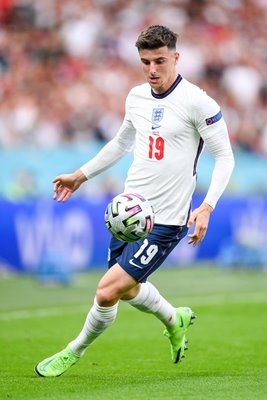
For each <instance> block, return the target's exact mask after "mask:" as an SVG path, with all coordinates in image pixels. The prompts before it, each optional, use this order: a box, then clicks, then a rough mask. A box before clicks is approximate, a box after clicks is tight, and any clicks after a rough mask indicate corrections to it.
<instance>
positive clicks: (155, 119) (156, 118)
mask: <svg viewBox="0 0 267 400" xmlns="http://www.w3.org/2000/svg"><path fill="white" fill-rule="evenodd" d="M163 114H164V108H163V107H158V108H153V112H152V123H153V124H156V123H159V122H160V121H161V120H162V118H163Z"/></svg>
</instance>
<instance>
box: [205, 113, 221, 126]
mask: <svg viewBox="0 0 267 400" xmlns="http://www.w3.org/2000/svg"><path fill="white" fill-rule="evenodd" d="M221 118H222V112H221V111H219V112H218V114H216V115H213V117H210V118H207V119H206V120H205V121H206V125H212V124H214V123H215V122H218V121H219V120H220V119H221Z"/></svg>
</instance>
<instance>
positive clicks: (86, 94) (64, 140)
mask: <svg viewBox="0 0 267 400" xmlns="http://www.w3.org/2000/svg"><path fill="white" fill-rule="evenodd" d="M266 21H267V1H266V0H220V1H219V0H174V1H171V0H161V1H151V0H146V1H144V0H43V1H40V0H39V1H38V0H0V82H1V84H0V181H1V185H0V195H1V196H4V197H8V198H11V199H16V198H23V197H24V196H29V195H31V196H38V195H40V194H44V193H46V194H47V195H49V196H50V190H51V187H50V186H51V177H53V176H54V175H56V174H58V173H61V172H68V171H66V168H67V167H68V170H69V172H70V171H72V169H73V168H75V167H76V168H77V167H78V166H80V165H81V163H82V162H85V161H86V160H87V159H88V158H89V156H90V154H91V153H92V152H94V151H96V150H97V149H98V148H99V147H100V146H102V145H103V143H105V142H106V141H107V140H109V139H110V138H111V137H113V135H114V134H115V133H116V131H117V129H118V128H119V126H120V124H121V121H122V118H123V116H124V102H125V97H126V95H127V93H128V91H129V90H130V88H131V87H132V86H133V85H136V84H140V83H142V82H143V75H142V71H141V68H140V62H139V59H138V54H137V50H136V48H135V41H136V38H137V36H138V34H139V33H140V31H141V30H142V29H143V28H145V27H146V26H148V25H150V24H163V25H166V26H168V27H170V28H171V29H173V30H174V31H175V32H177V33H178V34H179V40H178V51H179V52H180V62H179V72H180V73H181V74H182V75H183V76H184V77H185V78H187V79H189V80H191V81H192V82H193V83H196V84H197V85H199V86H200V87H202V88H203V89H205V90H206V91H207V92H208V94H210V95H211V96H212V97H214V98H215V99H216V100H217V101H218V103H219V104H220V105H221V108H222V111H223V115H224V118H225V120H226V122H227V125H228V128H229V133H230V138H231V142H232V144H233V148H234V151H235V154H236V155H237V156H238V155H242V157H243V160H245V161H244V162H243V164H242V165H241V164H240V165H241V166H240V168H241V170H242V169H244V171H242V172H243V174H245V175H246V169H245V168H249V169H250V168H251V166H252V165H255V163H257V162H258V161H260V164H259V168H258V170H259V171H260V172H261V173H262V177H263V179H261V182H262V186H261V184H257V186H256V188H253V190H256V191H258V192H264V191H265V190H266V192H267V187H266V185H267V184H266V182H265V183H264V181H266V178H265V180H264V176H265V177H266V172H267V167H266V165H267V164H266V158H267V68H266V65H267V35H266V33H267V31H266ZM62 151H63V153H62ZM44 155H45V156H44ZM242 157H241V158H242ZM1 160H2V161H1ZM64 162H65V165H66V167H65V165H64ZM64 168H65V170H64ZM237 168H238V163H237ZM45 171H46V172H47V174H48V175H45ZM50 175H51V176H50ZM115 175H116V174H115ZM116 179H117V178H116V176H112V177H110V176H109V178H108V179H103V180H102V181H101V190H103V191H105V190H107V191H109V190H111V188H113V189H114V187H115V188H116ZM118 180H119V179H118ZM253 182H254V179H251V178H250V179H247V180H246V184H247V185H248V186H249V185H252V184H253ZM48 185H49V188H48ZM114 185H115V186H114ZM264 185H265V186H264ZM229 190H232V191H233V192H234V191H235V186H234V184H232V185H230V186H229ZM48 192H49V193H48Z"/></svg>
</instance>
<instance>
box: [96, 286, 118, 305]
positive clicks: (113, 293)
mask: <svg viewBox="0 0 267 400" xmlns="http://www.w3.org/2000/svg"><path fill="white" fill-rule="evenodd" d="M119 298H120V296H119V293H118V291H117V290H116V289H115V288H110V287H98V288H97V291H96V301H97V304H99V305H100V306H103V307H109V306H112V305H114V304H115V303H117V301H118V300H119Z"/></svg>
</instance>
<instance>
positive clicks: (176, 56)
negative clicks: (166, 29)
mask: <svg viewBox="0 0 267 400" xmlns="http://www.w3.org/2000/svg"><path fill="white" fill-rule="evenodd" d="M174 57H175V64H177V62H178V60H179V57H180V53H178V51H176V52H175V54H174Z"/></svg>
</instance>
